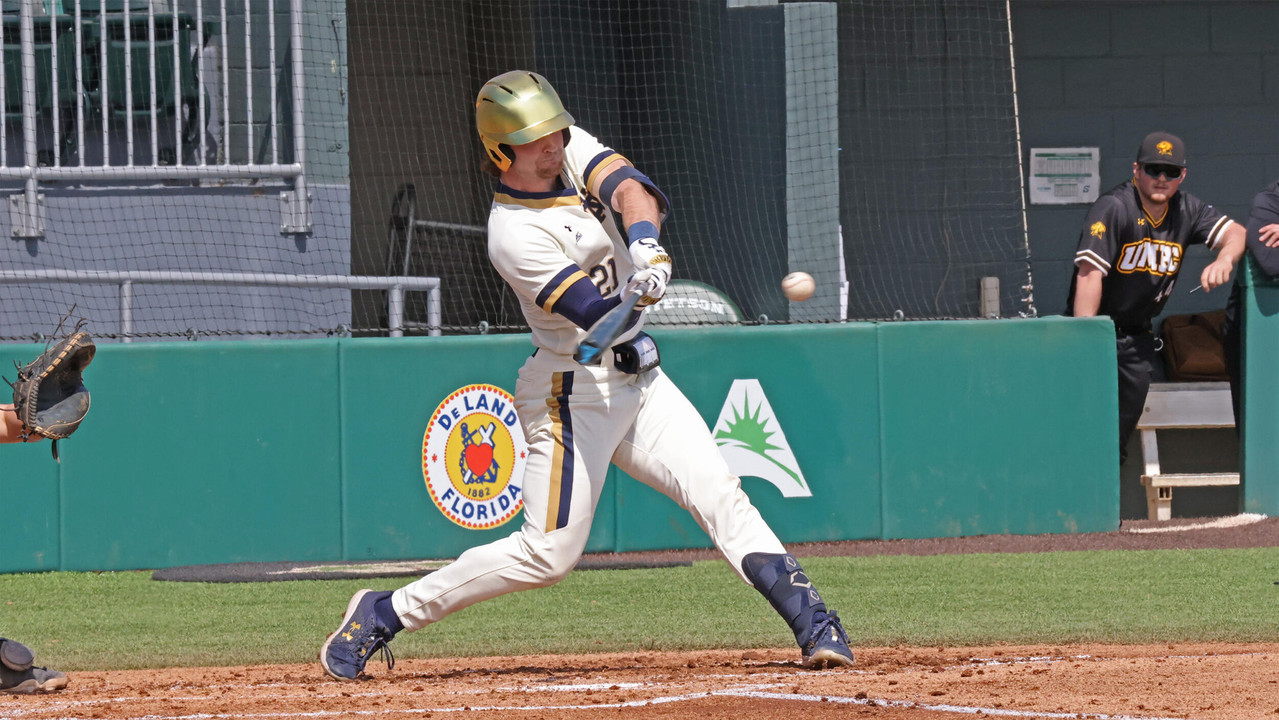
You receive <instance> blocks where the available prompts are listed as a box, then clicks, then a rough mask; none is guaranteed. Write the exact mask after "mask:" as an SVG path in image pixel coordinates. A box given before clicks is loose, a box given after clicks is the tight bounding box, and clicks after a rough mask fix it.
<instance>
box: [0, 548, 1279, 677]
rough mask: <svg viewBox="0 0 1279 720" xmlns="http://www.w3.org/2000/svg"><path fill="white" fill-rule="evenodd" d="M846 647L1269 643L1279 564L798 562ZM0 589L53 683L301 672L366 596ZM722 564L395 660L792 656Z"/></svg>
mask: <svg viewBox="0 0 1279 720" xmlns="http://www.w3.org/2000/svg"><path fill="white" fill-rule="evenodd" d="M804 566H805V569H806V570H808V572H809V575H810V576H811V577H812V578H813V579H814V581H815V582H816V583H817V585H818V588H819V589H820V590H821V592H822V593H823V595H824V596H825V598H826V600H827V602H828V603H830V604H831V605H832V606H833V607H834V608H836V609H837V610H838V611H839V612H840V616H841V617H842V618H843V620H844V625H845V627H846V629H847V630H848V633H849V636H850V639H851V640H852V642H853V644H854V645H855V646H856V645H862V646H877V645H898V644H905V645H950V646H954V645H972V644H1020V643H1045V644H1061V643H1077V642H1114V643H1147V642H1170V643H1171V642H1185V641H1237V642H1275V641H1279V586H1277V585H1276V584H1275V583H1276V582H1277V581H1279V548H1262V549H1251V550H1186V551H1181V550H1160V551H1143V552H1132V551H1125V552H1070V553H1036V554H1024V555H1012V554H998V555H947V556H936V557H873V558H807V559H805V560H804ZM401 584H404V581H402V580H398V579H384V580H374V581H367V580H365V581H324V582H318V581H304V582H275V583H251V584H239V585H237V584H204V583H175V582H155V581H152V580H151V574H150V573H149V572H117V573H43V574H21V575H0V634H4V635H5V636H8V637H13V638H15V639H18V640H21V641H23V642H25V643H27V644H29V645H31V646H32V647H33V648H34V649H35V650H36V651H37V656H38V658H39V660H40V662H42V663H45V664H48V665H51V666H53V667H57V668H59V669H62V670H91V669H123V668H144V667H163V666H199V665H243V664H260V663H288V662H310V661H312V660H314V659H315V655H316V651H317V650H318V648H319V646H320V643H321V642H323V639H324V637H325V636H326V635H327V634H328V633H329V632H330V631H331V630H332V629H333V628H334V627H335V626H336V625H337V623H338V622H339V621H340V619H341V614H342V612H343V611H344V609H345V608H346V603H347V600H348V599H349V598H350V596H351V594H352V593H353V592H354V591H355V590H357V589H359V588H361V587H375V588H384V589H393V588H395V587H398V586H400V585H401ZM792 643H793V639H792V638H791V636H790V633H789V631H788V630H787V629H786V628H785V626H784V625H783V623H782V622H781V621H780V620H779V619H778V618H777V617H776V615H774V614H773V612H772V610H771V609H769V607H768V606H767V604H766V603H765V602H764V600H763V599H762V598H761V597H760V596H759V595H758V594H757V593H756V592H755V591H754V590H752V589H751V588H749V587H747V586H746V585H744V584H743V583H741V582H740V581H739V580H738V579H737V577H736V575H734V574H733V572H732V571H731V570H730V569H729V567H728V565H727V564H725V563H723V562H700V563H695V564H694V565H693V566H692V567H683V568H667V569H657V570H623V571H598V572H576V573H573V574H572V575H570V576H569V578H568V579H567V580H565V581H564V582H563V583H561V584H559V585H557V586H555V587H552V588H547V589H543V590H533V591H529V592H524V593H517V594H514V595H507V596H504V597H501V598H497V599H495V600H492V601H490V602H487V603H483V604H480V605H477V606H473V607H471V608H468V609H466V610H463V611H461V612H459V613H457V614H455V615H454V616H452V617H449V618H447V619H445V620H444V621H443V622H441V623H439V624H437V625H433V626H431V627H428V628H425V629H423V630H422V631H420V632H417V633H413V634H402V635H400V636H399V637H397V638H396V640H395V643H394V644H393V648H394V650H395V652H396V654H397V655H398V656H400V657H432V656H480V655H518V654H527V653H560V652H564V653H568V652H571V653H580V652H604V651H630V650H637V649H676V650H678V649H708V648H750V647H786V646H789V645H790V644H792Z"/></svg>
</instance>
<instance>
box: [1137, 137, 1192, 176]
mask: <svg viewBox="0 0 1279 720" xmlns="http://www.w3.org/2000/svg"><path fill="white" fill-rule="evenodd" d="M1137 162H1138V163H1140V164H1142V165H1176V166H1177V167H1183V168H1184V167H1185V166H1186V144H1185V143H1183V142H1182V141H1181V138H1179V137H1177V136H1176V135H1171V134H1169V133H1166V132H1152V133H1150V134H1149V135H1147V136H1146V139H1145V140H1142V141H1141V147H1140V148H1138V149H1137Z"/></svg>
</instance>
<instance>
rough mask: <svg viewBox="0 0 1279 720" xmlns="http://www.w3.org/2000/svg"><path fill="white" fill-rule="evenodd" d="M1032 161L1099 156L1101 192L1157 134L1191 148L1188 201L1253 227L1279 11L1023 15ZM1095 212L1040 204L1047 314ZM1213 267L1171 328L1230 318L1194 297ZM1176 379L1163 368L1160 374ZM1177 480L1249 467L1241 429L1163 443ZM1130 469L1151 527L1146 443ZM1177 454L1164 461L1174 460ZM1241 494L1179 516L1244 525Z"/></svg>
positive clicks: (1218, 7)
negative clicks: (1046, 152) (1222, 518)
mask: <svg viewBox="0 0 1279 720" xmlns="http://www.w3.org/2000/svg"><path fill="white" fill-rule="evenodd" d="M1012 22H1013V38H1014V56H1015V59H1016V63H1017V80H1018V99H1019V101H1020V110H1021V117H1020V120H1021V135H1022V147H1023V152H1024V157H1025V158H1026V159H1027V160H1028V159H1029V150H1030V148H1033V147H1077V146H1084V147H1097V148H1099V149H1100V153H1101V188H1100V189H1101V191H1103V192H1104V191H1105V190H1107V189H1109V188H1111V187H1114V186H1115V185H1118V184H1119V183H1120V182H1123V181H1124V180H1125V179H1127V178H1130V177H1131V175H1132V162H1133V159H1134V156H1135V154H1136V150H1137V145H1138V144H1139V143H1140V142H1141V138H1142V137H1144V136H1145V134H1146V133H1147V132H1150V131H1152V130H1157V129H1162V130H1167V131H1169V132H1172V133H1175V134H1177V135H1180V136H1181V137H1182V138H1183V139H1184V140H1185V141H1186V145H1187V152H1188V165H1189V168H1190V171H1189V174H1188V175H1187V178H1186V181H1185V182H1184V184H1183V188H1184V189H1185V190H1186V191H1188V192H1191V193H1193V194H1195V195H1197V196H1199V197H1200V198H1202V199H1204V200H1205V201H1207V202H1210V203H1213V204H1214V205H1217V206H1218V207H1219V208H1221V209H1222V211H1223V212H1225V213H1227V214H1228V215H1230V216H1231V217H1233V218H1234V219H1236V220H1238V221H1241V222H1246V221H1247V217H1248V208H1249V206H1250V204H1251V202H1252V197H1253V195H1255V194H1256V192H1257V191H1258V190H1260V189H1261V188H1262V187H1264V186H1265V185H1266V184H1268V183H1269V182H1271V181H1273V180H1274V179H1275V178H1277V177H1279V2H1274V1H1273V0H1267V1H1265V2H1227V1H1216V2H1213V1H1208V0H1204V1H1192V0H1186V1H1173V2H1158V3H1156V2H1147V1H1144V0H1143V1H1137V0H1108V1H1107V2H1066V1H1063V0H1019V1H1018V2H1014V3H1013V5H1012ZM1087 209H1088V207H1087V205H1064V206H1047V205H1029V206H1028V208H1027V220H1028V223H1029V236H1030V247H1031V258H1032V274H1033V276H1034V283H1035V304H1036V307H1037V309H1038V311H1039V313H1040V314H1041V315H1052V314H1058V313H1061V312H1062V311H1063V310H1064V309H1065V304H1066V293H1067V290H1068V289H1069V287H1070V278H1071V275H1072V274H1073V273H1074V263H1073V259H1074V253H1075V249H1076V246H1077V244H1078V239H1079V232H1080V230H1081V229H1082V225H1083V222H1084V217H1085V215H1086V213H1087ZM1212 258H1213V255H1212V253H1210V252H1209V251H1207V250H1206V249H1202V248H1199V249H1192V250H1191V251H1190V252H1189V253H1188V254H1187V257H1186V260H1185V263H1184V265H1183V267H1182V270H1181V276H1182V278H1181V282H1179V283H1178V286H1177V288H1176V290H1175V291H1174V293H1173V296H1172V298H1171V299H1170V300H1169V302H1168V305H1167V307H1166V309H1165V312H1164V315H1165V316H1166V315H1170V314H1180V313H1188V312H1197V311H1201V310H1214V309H1218V308H1221V307H1224V306H1225V303H1226V297H1227V295H1228V292H1229V289H1228V288H1222V289H1218V290H1216V291H1213V292H1211V293H1204V292H1197V293H1194V294H1190V289H1191V288H1192V287H1194V286H1195V285H1196V284H1197V279H1198V276H1199V273H1200V272H1201V271H1202V269H1203V267H1204V266H1205V265H1207V264H1208V263H1209V262H1210V261H1211V260H1212ZM1156 373H1157V375H1162V368H1156ZM1160 445H1161V450H1162V449H1164V448H1167V450H1168V457H1167V458H1164V459H1165V464H1166V466H1167V467H1168V468H1170V469H1171V471H1173V472H1193V471H1207V470H1211V471H1223V470H1232V469H1234V468H1235V467H1237V465H1236V463H1237V460H1238V449H1239V447H1238V442H1237V440H1236V438H1235V435H1234V432H1233V431H1231V430H1219V431H1174V432H1170V433H1167V434H1166V436H1165V437H1163V438H1161V444H1160ZM1128 455H1129V459H1128V463H1127V464H1126V465H1124V466H1123V467H1122V468H1121V469H1120V516H1121V517H1123V518H1144V517H1145V514H1146V508H1145V494H1144V489H1143V488H1142V487H1141V484H1140V480H1139V476H1140V473H1141V468H1140V465H1141V445H1140V437H1137V436H1134V437H1133V438H1132V441H1131V442H1130V443H1129V453H1128ZM1162 455H1163V453H1161V456H1162ZM1237 508H1238V491H1237V490H1236V489H1234V488H1202V489H1189V490H1179V491H1177V493H1176V504H1175V505H1174V507H1173V512H1174V515H1175V516H1178V517H1187V516H1204V515H1222V514H1230V513H1233V512H1236V511H1237Z"/></svg>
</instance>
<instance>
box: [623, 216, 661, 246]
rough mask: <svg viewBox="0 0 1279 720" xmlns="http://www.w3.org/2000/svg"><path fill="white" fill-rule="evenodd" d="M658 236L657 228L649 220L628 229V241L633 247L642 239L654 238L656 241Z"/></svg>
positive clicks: (634, 224)
mask: <svg viewBox="0 0 1279 720" xmlns="http://www.w3.org/2000/svg"><path fill="white" fill-rule="evenodd" d="M657 235H658V230H657V226H656V225H654V224H653V223H651V222H649V221H647V220H640V221H639V222H636V223H631V225H630V227H628V228H626V239H627V241H628V243H629V244H631V245H634V244H635V241H636V240H639V239H641V238H653V239H654V240H656V239H657Z"/></svg>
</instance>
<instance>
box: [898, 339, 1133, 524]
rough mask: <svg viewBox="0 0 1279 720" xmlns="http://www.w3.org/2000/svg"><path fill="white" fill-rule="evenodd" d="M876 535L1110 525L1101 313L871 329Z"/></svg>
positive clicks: (1113, 495)
mask: <svg viewBox="0 0 1279 720" xmlns="http://www.w3.org/2000/svg"><path fill="white" fill-rule="evenodd" d="M879 332H880V352H881V356H880V373H881V375H882V382H883V394H882V398H881V402H882V405H883V429H882V432H883V444H884V473H883V474H884V534H885V536H886V537H891V538H923V537H948V536H959V535H976V534H986V533H1014V534H1034V533H1049V532H1094V531H1105V530H1114V529H1115V528H1116V527H1118V518H1119V482H1118V478H1119V475H1118V473H1119V468H1118V464H1117V463H1116V462H1115V460H1116V458H1118V439H1117V436H1118V430H1117V426H1118V419H1117V418H1118V401H1117V399H1116V390H1115V387H1116V382H1117V380H1116V369H1115V355H1114V335H1113V330H1112V329H1111V326H1110V323H1109V321H1107V320H1077V319H1067V318H1044V319H1039V320H1008V321H1001V322H990V321H980V320H979V321H965V322H920V323H885V324H881V325H879Z"/></svg>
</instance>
